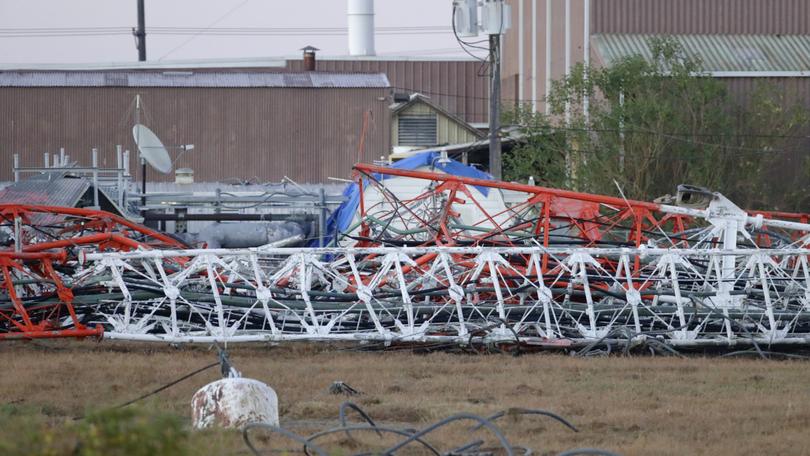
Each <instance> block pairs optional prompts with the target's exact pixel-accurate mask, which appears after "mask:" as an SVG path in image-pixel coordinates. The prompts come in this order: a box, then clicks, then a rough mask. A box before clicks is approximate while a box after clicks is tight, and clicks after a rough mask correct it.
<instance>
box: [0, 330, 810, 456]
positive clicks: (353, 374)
mask: <svg viewBox="0 0 810 456" xmlns="http://www.w3.org/2000/svg"><path fill="white" fill-rule="evenodd" d="M231 359H232V361H233V363H234V365H235V366H236V367H237V368H238V369H239V370H241V371H242V373H243V374H244V376H246V377H251V378H255V379H258V380H261V381H264V382H266V383H267V384H269V385H270V386H272V387H273V388H274V389H275V390H276V392H277V393H278V396H279V409H280V410H279V411H280V415H281V421H282V425H289V426H290V427H291V428H292V429H294V430H296V431H298V432H301V433H306V432H312V431H315V430H319V429H323V428H325V427H328V426H330V425H331V424H336V423H337V421H336V419H337V409H338V405H339V404H340V403H341V402H342V401H344V400H347V398H346V397H345V396H335V395H332V394H329V393H328V387H329V385H330V384H331V383H332V382H333V381H335V380H342V381H345V382H346V383H348V384H350V385H351V386H353V387H354V388H356V389H358V390H360V391H362V392H363V393H364V394H362V395H360V396H356V397H354V398H352V399H351V400H353V401H355V402H356V403H358V404H359V405H360V406H362V407H363V408H364V409H366V410H367V411H368V412H369V414H370V415H371V416H372V417H373V418H375V420H377V421H378V422H384V423H395V424H397V425H401V426H411V427H421V426H424V425H427V424H428V423H430V422H433V421H436V420H438V419H440V418H443V417H446V416H449V415H451V414H454V413H457V412H470V413H476V414H482V415H486V414H490V413H492V412H496V411H498V410H503V409H507V408H510V407H531V408H543V409H547V410H550V411H553V412H556V413H559V414H561V415H563V416H565V417H566V418H568V419H569V420H571V421H572V422H573V423H574V424H575V425H577V426H578V427H579V428H580V432H579V433H574V432H572V431H570V430H568V429H566V428H564V427H563V426H561V425H559V424H557V423H556V422H553V421H550V420H548V419H544V418H540V417H507V418H504V419H502V420H500V421H498V424H499V425H500V426H502V427H503V428H504V430H505V431H506V433H507V434H508V436H509V438H510V440H511V441H513V442H514V443H519V444H522V445H524V446H527V447H530V448H533V449H534V453H535V454H556V453H557V452H559V451H562V450H564V449H569V448H574V447H600V448H605V449H609V450H612V451H615V452H618V453H621V454H627V455H649V454H656V455H683V454H706V455H719V454H735V455H736V454H751V455H754V454H797V455H798V454H810V432H808V428H809V427H810V382H808V376H810V364H809V363H807V362H804V361H764V360H758V359H745V360H743V359H718V358H708V357H707V358H703V357H693V358H688V359H677V358H661V357H658V358H650V357H636V358H622V357H611V358H590V359H581V358H572V357H568V356H565V355H552V354H528V355H524V356H520V357H512V356H509V355H461V354H450V353H430V354H414V353H411V352H409V351H400V352H349V351H340V350H337V349H336V348H335V347H328V346H311V345H289V346H283V347H266V346H261V347H258V346H257V347H237V348H232V349H231ZM215 360H216V351H215V350H209V349H206V348H202V347H194V348H191V347H186V348H179V349H175V348H171V347H166V346H158V345H131V344H130V345H127V344H118V343H111V342H102V343H97V342H91V341H48V342H36V343H26V342H19V343H16V342H15V343H3V344H0V366H2V368H3V374H2V375H0V404H2V405H1V406H0V407H3V409H0V411H2V410H5V412H4V413H6V416H7V417H6V420H7V421H6V423H7V424H6V425H0V440H2V441H6V442H8V441H10V439H11V440H14V439H18V438H20V436H21V435H22V434H21V432H24V427H25V425H26V423H28V422H29V421H31V422H37V423H40V425H41V423H45V425H47V426H49V427H51V428H55V429H58V428H59V426H63V425H66V424H65V423H69V422H72V421H73V420H72V417H74V416H77V415H80V414H84V413H85V412H90V411H93V410H100V409H104V408H107V407H111V406H114V405H116V404H120V403H122V402H125V401H127V400H129V399H131V398H134V397H137V396H139V395H141V394H143V393H145V392H148V391H150V390H153V389H155V388H157V387H159V386H161V385H163V384H165V383H167V382H169V381H171V380H174V379H176V378H178V377H180V376H182V375H184V374H186V373H188V372H190V371H192V370H194V369H196V368H199V367H201V366H204V365H206V364H208V363H211V362H213V361H215ZM218 376H219V370H218V369H216V368H214V369H210V370H208V371H206V372H204V373H202V374H200V375H197V376H195V377H193V378H191V379H189V380H186V381H184V382H182V383H180V384H178V385H175V386H173V387H171V388H170V389H167V390H165V391H163V392H161V393H159V394H158V395H156V396H153V397H151V398H149V399H147V400H145V401H144V402H143V403H142V404H140V405H139V407H140V408H141V409H142V410H145V411H146V413H160V414H168V415H172V416H176V417H179V418H180V419H182V420H183V421H184V422H185V423H186V425H188V423H189V422H190V406H189V402H190V399H191V396H192V394H193V393H194V392H195V391H196V390H197V389H198V388H200V387H202V386H203V385H204V384H206V383H208V382H210V381H213V380H216V379H217V378H218ZM9 417H10V418H9ZM8 420H10V421H8ZM8 423H12V424H14V425H13V426H10V425H9V424H8ZM32 425H33V424H32ZM21 428H23V430H21ZM476 435H477V436H480V438H489V437H488V435H487V434H486V432H485V431H481V432H479V433H477V434H476ZM375 438H376V437H373V436H369V437H367V438H364V440H367V441H368V442H370V443H369V444H374V443H375V442H374V439H375ZM432 438H433V439H434V440H433V441H434V442H436V443H437V446H440V447H441V448H444V449H450V448H453V444H456V445H461V444H463V443H465V442H467V441H469V440H471V439H472V437H471V436H470V434H469V432H468V427H467V425H466V424H464V425H462V424H459V425H456V426H454V427H453V428H452V429H448V430H447V431H446V432H443V433H442V434H436V435H434V436H432ZM488 441H492V439H491V438H489V440H488ZM190 442H191V445H192V446H193V447H194V453H195V454H248V453H247V452H246V448H245V446H244V444H243V443H242V441H241V436H240V435H239V434H237V433H235V432H202V433H192V434H191V439H190ZM325 442H328V441H325ZM333 442H336V443H335V445H336V446H332V447H330V448H332V450H330V451H336V452H342V453H343V454H345V453H348V452H351V451H360V449H361V448H358V446H357V444H356V443H354V444H353V443H351V442H349V441H347V439H345V437H344V438H343V440H339V439H338V440H334V441H333ZM270 444H272V445H273V446H275V447H277V448H279V447H280V448H289V449H292V448H296V446H295V445H294V444H292V443H291V442H289V441H282V440H281V439H280V438H274V439H272V440H271V441H270ZM340 445H342V446H340ZM414 450H416V447H414Z"/></svg>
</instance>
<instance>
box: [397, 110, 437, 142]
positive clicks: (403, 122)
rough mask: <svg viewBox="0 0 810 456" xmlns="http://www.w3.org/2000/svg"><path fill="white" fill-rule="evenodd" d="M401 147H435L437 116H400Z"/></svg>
mask: <svg viewBox="0 0 810 456" xmlns="http://www.w3.org/2000/svg"><path fill="white" fill-rule="evenodd" d="M398 139H399V140H398V144H399V145H400V146H433V145H435V144H436V143H437V138H436V114H406V115H401V116H399V138H398Z"/></svg>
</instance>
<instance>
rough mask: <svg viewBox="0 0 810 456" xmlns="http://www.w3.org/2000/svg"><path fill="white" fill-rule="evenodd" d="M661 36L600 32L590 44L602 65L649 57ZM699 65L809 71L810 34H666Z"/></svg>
mask: <svg viewBox="0 0 810 456" xmlns="http://www.w3.org/2000/svg"><path fill="white" fill-rule="evenodd" d="M656 36H658V37H663V36H664V35H646V34H600V35H594V36H593V46H594V48H595V49H596V51H597V52H599V54H600V55H601V57H602V59H603V60H604V62H605V64H606V65H610V64H611V63H613V62H616V61H617V60H619V59H621V58H624V57H629V56H632V55H641V56H643V57H645V58H647V59H651V58H652V53H651V52H650V48H649V46H648V42H649V39H650V38H653V37H656ZM668 36H669V37H671V38H674V39H675V40H676V41H678V42H679V43H680V44H681V45H682V46H683V48H684V50H685V52H686V53H687V55H689V56H690V57H694V56H698V57H700V59H701V60H702V61H703V68H704V70H706V71H709V72H720V71H810V35H668Z"/></svg>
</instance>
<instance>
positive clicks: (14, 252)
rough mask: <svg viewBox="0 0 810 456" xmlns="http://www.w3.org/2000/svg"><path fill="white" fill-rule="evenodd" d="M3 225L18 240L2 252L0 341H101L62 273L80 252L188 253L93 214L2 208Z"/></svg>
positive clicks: (140, 229) (161, 236)
mask: <svg viewBox="0 0 810 456" xmlns="http://www.w3.org/2000/svg"><path fill="white" fill-rule="evenodd" d="M15 220H16V221H17V223H15ZM0 223H2V224H3V225H5V226H6V227H8V228H7V229H8V231H11V232H12V236H17V235H18V234H19V237H20V239H19V240H17V239H15V242H14V243H13V244H12V245H9V246H6V247H0V292H2V294H4V295H5V296H6V297H7V301H6V302H5V303H3V302H2V300H0V340H17V339H40V338H57V337H80V338H81V337H101V336H102V334H103V332H104V328H103V327H102V326H101V325H95V326H93V327H89V326H87V325H86V324H84V323H83V322H82V321H81V319H80V317H79V315H78V314H77V312H76V309H75V308H74V290H73V289H72V288H71V285H70V284H69V283H66V282H65V280H64V278H66V277H67V276H65V275H63V273H62V272H59V270H60V269H62V268H67V269H68V270H70V269H72V268H73V267H75V265H76V264H78V262H79V258H78V257H79V254H80V253H81V249H88V250H92V251H105V250H119V251H128V250H135V249H152V248H164V249H168V248H173V249H177V248H184V247H185V246H184V245H183V244H182V243H180V242H179V241H177V240H175V239H173V238H171V237H169V236H167V235H165V234H163V233H159V232H157V231H154V230H152V229H149V228H147V227H144V226H141V225H138V224H137V223H133V222H131V221H129V220H126V219H124V218H122V217H118V216H116V215H114V214H110V213H108V212H104V211H98V210H91V209H78V208H67V207H52V206H39V205H21V204H6V205H0ZM15 225H18V226H19V231H18V229H17V228H16V227H15ZM18 242H19V244H21V245H20V246H19V249H17V248H15V245H14V244H17V243H18ZM56 265H58V267H56ZM97 293H99V294H101V293H104V290H103V288H101V289H99V290H98V291H97Z"/></svg>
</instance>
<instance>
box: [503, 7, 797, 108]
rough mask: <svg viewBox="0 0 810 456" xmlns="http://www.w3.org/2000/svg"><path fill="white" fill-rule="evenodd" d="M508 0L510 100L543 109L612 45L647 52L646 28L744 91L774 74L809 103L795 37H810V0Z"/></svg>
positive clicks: (790, 94)
mask: <svg viewBox="0 0 810 456" xmlns="http://www.w3.org/2000/svg"><path fill="white" fill-rule="evenodd" d="M508 2H509V3H510V4H511V6H512V29H511V30H510V31H509V32H508V33H507V34H506V35H505V37H504V51H503V71H502V75H503V77H502V80H503V99H504V101H505V102H514V101H515V100H522V101H524V102H526V103H529V104H530V105H532V106H534V108H535V109H536V110H538V111H541V112H542V111H544V110H545V109H546V107H545V103H544V102H543V100H544V98H545V96H546V94H547V91H548V89H549V87H550V84H551V82H552V81H554V80H557V79H560V78H562V77H563V76H564V75H565V74H566V72H567V69H569V68H571V66H573V65H575V64H576V63H579V62H585V63H594V64H597V65H598V64H603V63H605V61H606V60H609V59H610V56H607V57H606V56H605V54H606V53H608V52H613V51H611V50H610V49H608V48H606V47H605V46H608V45H610V46H613V50H615V48H616V46H619V47H623V48H624V50H625V51H626V52H634V51H639V50H641V51H643V49H641V48H642V47H643V46H640V45H639V44H638V43H639V36H640V35H676V36H678V37H679V39H681V40H683V41H684V42H687V43H689V44H691V45H692V47H688V48H687V49H688V51H690V52H694V53H695V54H697V55H700V56H701V57H703V60H704V61H705V62H706V63H707V68H706V69H707V70H708V71H710V72H711V73H712V74H713V75H714V76H716V77H722V78H723V79H724V80H725V81H726V82H727V83H728V86H729V88H730V90H731V92H732V93H733V94H735V95H736V96H738V97H739V98H744V97H745V95H746V94H747V93H749V92H751V91H752V90H753V89H754V87H755V86H756V85H757V84H758V83H759V82H762V81H769V82H773V83H774V84H776V85H777V87H780V88H782V89H783V90H784V94H785V95H786V97H787V98H788V99H791V100H798V101H804V102H807V103H810V61H809V60H810V57H808V50H807V47H798V48H797V47H794V43H796V39H797V38H798V37H795V36H797V35H798V36H801V35H805V37H804V38H803V39H804V40H805V42H806V40H807V37H806V36H807V35H810V2H808V1H806V0H710V1H709V0H508ZM766 36H767V37H768V38H767V39H768V40H770V41H769V43H768V46H761V45H758V44H757V43H758V41H759V39H758V37H766ZM790 36H793V37H790ZM712 37H713V38H712ZM701 38H703V39H701ZM709 38H711V39H709ZM790 39H793V41H790ZM799 41H801V40H799ZM614 54H615V53H614ZM773 54H777V56H774V55H773ZM779 56H781V58H780V57H779ZM784 57H790V58H789V59H788V60H787V61H786V60H785V59H784ZM721 62H722V64H720V63H721ZM729 62H730V64H727V63H729ZM710 65H715V66H714V67H712V66H710Z"/></svg>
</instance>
